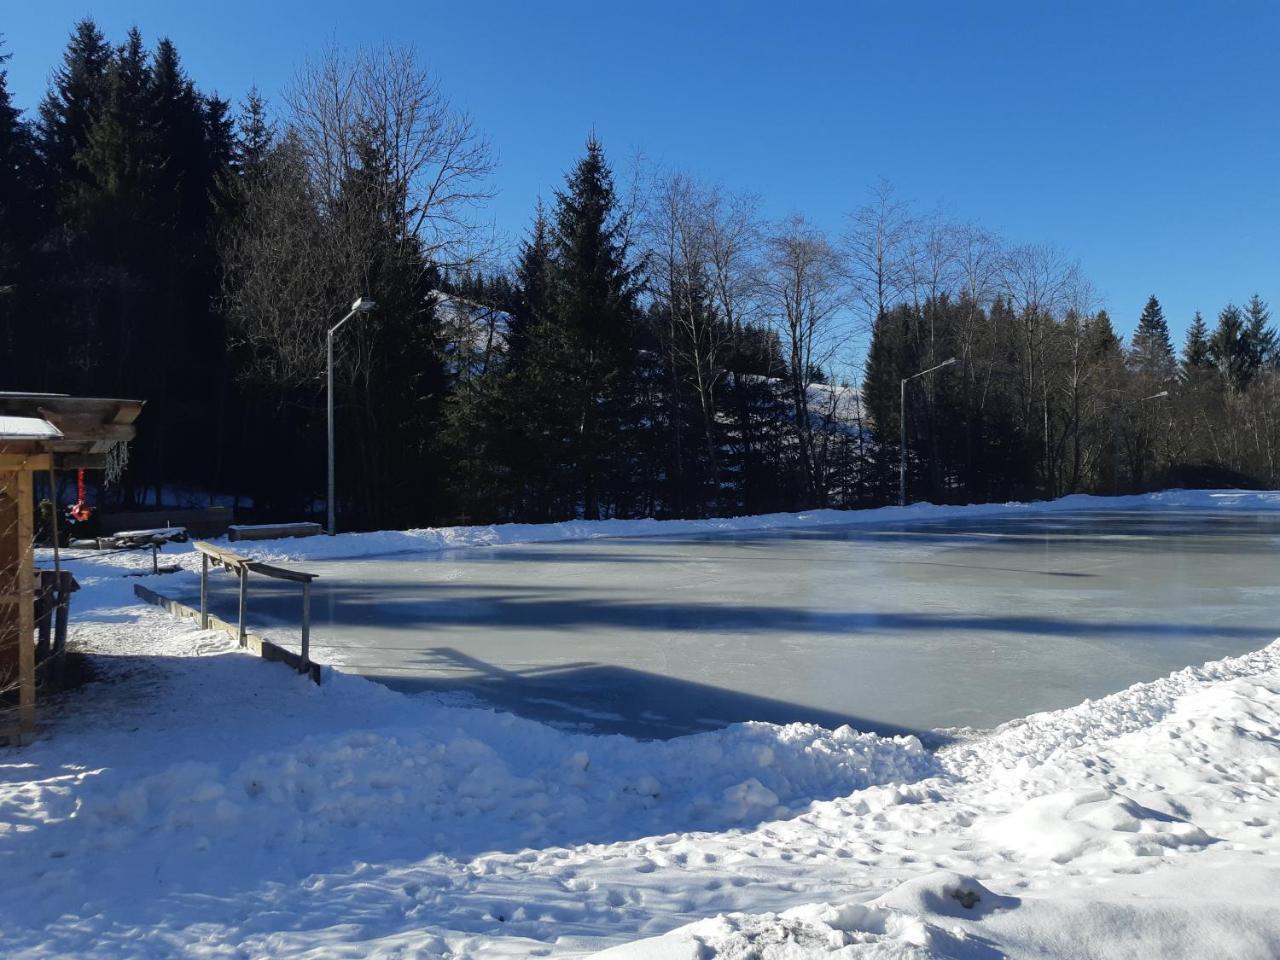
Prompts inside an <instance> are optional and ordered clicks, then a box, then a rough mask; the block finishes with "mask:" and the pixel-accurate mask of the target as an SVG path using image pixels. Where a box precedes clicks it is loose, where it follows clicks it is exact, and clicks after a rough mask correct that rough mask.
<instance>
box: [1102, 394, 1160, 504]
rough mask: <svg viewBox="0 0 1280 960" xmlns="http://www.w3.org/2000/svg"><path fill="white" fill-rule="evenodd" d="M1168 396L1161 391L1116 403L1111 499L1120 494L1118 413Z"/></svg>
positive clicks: (1113, 423)
mask: <svg viewBox="0 0 1280 960" xmlns="http://www.w3.org/2000/svg"><path fill="white" fill-rule="evenodd" d="M1168 395H1169V391H1168V390H1161V391H1160V392H1159V393H1153V394H1151V396H1149V397H1135V398H1134V399H1132V400H1127V401H1126V400H1121V401H1119V402H1117V403H1116V405H1115V410H1114V412H1113V414H1112V417H1111V495H1112V496H1113V497H1115V496H1119V494H1120V411H1121V410H1126V409H1128V408H1129V407H1136V406H1137V405H1138V404H1140V403H1146V402H1147V401H1148V400H1159V399H1161V398H1162V397H1167V396H1168Z"/></svg>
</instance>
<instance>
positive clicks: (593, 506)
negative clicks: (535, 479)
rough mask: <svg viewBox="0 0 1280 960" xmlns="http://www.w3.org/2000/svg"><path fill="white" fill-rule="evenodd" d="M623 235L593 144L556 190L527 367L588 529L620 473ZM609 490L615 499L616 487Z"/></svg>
mask: <svg viewBox="0 0 1280 960" xmlns="http://www.w3.org/2000/svg"><path fill="white" fill-rule="evenodd" d="M627 226H628V222H627V217H626V215H625V214H624V213H622V212H621V211H619V209H618V202H617V197H616V195H615V193H614V186H613V174H612V172H611V171H610V169H609V165H608V163H607V162H606V160H605V155H604V148H603V147H602V146H601V144H600V142H599V141H598V140H596V138H595V137H594V136H593V137H591V138H590V139H588V141H587V152H586V155H585V156H584V157H583V158H582V159H581V160H580V161H579V162H578V164H577V165H576V166H575V168H574V169H573V171H572V172H571V173H570V174H569V175H568V177H567V178H566V184H565V188H564V189H563V190H561V191H558V192H557V193H556V206H555V213H554V217H553V221H552V229H551V249H552V267H551V270H550V275H549V278H550V284H549V297H548V300H549V306H550V310H549V316H548V318H547V320H546V322H544V323H542V324H540V325H539V331H538V335H537V339H538V341H539V344H538V348H539V356H538V362H537V366H536V376H537V377H538V378H539V379H540V380H541V381H542V385H543V386H544V387H545V388H549V390H547V391H544V393H543V395H542V401H543V402H542V404H541V406H542V407H543V413H544V415H546V417H547V420H548V421H549V422H548V423H547V427H548V428H549V429H548V435H549V437H551V438H552V440H551V442H552V444H553V445H554V446H558V447H560V448H561V449H562V450H563V452H564V465H565V467H566V468H567V470H568V472H569V473H570V474H571V475H572V476H573V477H574V491H573V494H572V495H573V497H574V499H575V500H576V501H577V503H580V504H581V510H582V514H583V516H584V517H586V518H587V519H593V520H594V519H598V518H599V517H600V515H601V503H602V499H603V498H604V496H605V495H606V494H607V493H609V492H611V491H609V490H608V489H606V488H607V487H609V486H610V484H611V481H619V480H621V479H622V477H623V476H624V475H625V474H626V473H627V472H628V471H627V468H626V466H625V453H624V450H623V448H624V446H625V442H626V440H627V439H628V433H629V431H628V430H627V425H626V420H627V418H628V413H629V411H628V409H627V404H628V400H629V399H631V398H630V397H629V396H628V391H627V389H626V388H627V382H626V381H627V377H628V374H629V372H630V367H631V362H632V359H633V350H634V339H633V338H634V336H635V333H636V318H637V311H636V297H637V294H638V283H637V278H636V273H635V270H634V268H633V267H632V266H631V265H630V264H629V263H628V246H627V240H626V237H627ZM611 468H613V469H612V470H611ZM610 473H612V474H613V475H612V477H611V476H609V474H610ZM613 486H614V488H615V489H614V490H613V491H612V492H613V493H614V494H615V496H616V494H617V492H618V490H617V483H616V482H615V483H613ZM615 506H616V502H615Z"/></svg>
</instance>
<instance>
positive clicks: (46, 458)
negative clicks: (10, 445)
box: [0, 453, 53, 473]
mask: <svg viewBox="0 0 1280 960" xmlns="http://www.w3.org/2000/svg"><path fill="white" fill-rule="evenodd" d="M52 466H53V458H52V457H51V456H50V455H49V454H47V453H0V473H9V472H10V471H15V472H18V473H21V472H23V471H29V470H48V469H50V468H51V467H52Z"/></svg>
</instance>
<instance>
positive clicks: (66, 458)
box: [0, 392, 143, 469]
mask: <svg viewBox="0 0 1280 960" xmlns="http://www.w3.org/2000/svg"><path fill="white" fill-rule="evenodd" d="M142 403H143V402H142V401H141V400H119V399H113V398H108V397H72V396H68V395H67V394H62V393H5V392H0V418H20V419H24V420H39V421H45V422H46V423H47V424H49V425H50V426H52V427H53V429H54V431H55V432H56V434H57V435H56V436H44V437H40V438H35V437H32V436H30V435H27V436H24V437H22V438H19V437H16V436H15V437H6V436H4V435H3V434H0V448H3V447H5V446H7V445H9V444H13V443H24V442H25V443H29V442H31V441H33V440H38V442H39V443H40V445H41V449H43V450H47V451H49V452H51V453H53V455H54V465H55V466H57V467H61V468H75V467H82V468H85V469H101V468H102V467H103V466H104V465H105V463H106V454H107V451H109V450H110V449H111V448H112V447H113V446H115V445H116V444H117V443H119V442H121V441H128V440H132V439H133V438H134V436H135V435H136V433H137V428H136V427H135V426H134V421H135V420H137V419H138V414H140V413H141V412H142ZM14 452H17V451H16V450H15V451H14Z"/></svg>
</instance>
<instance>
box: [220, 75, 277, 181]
mask: <svg viewBox="0 0 1280 960" xmlns="http://www.w3.org/2000/svg"><path fill="white" fill-rule="evenodd" d="M275 139H276V131H275V126H274V125H273V124H272V123H271V120H270V118H269V117H268V116H267V102H266V100H264V99H263V98H262V95H261V94H260V93H259V92H258V88H257V87H250V88H249V93H248V95H247V96H246V97H245V98H244V102H243V103H242V104H241V107H240V114H239V116H238V117H237V118H236V121H235V140H234V144H233V146H232V150H231V158H232V159H231V168H232V170H234V171H235V173H236V174H237V175H239V176H242V177H244V176H252V175H253V174H254V173H255V172H257V171H260V170H261V169H262V166H263V163H264V162H265V161H266V158H267V154H268V152H269V151H270V150H271V147H272V145H273V144H274V143H275Z"/></svg>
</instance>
